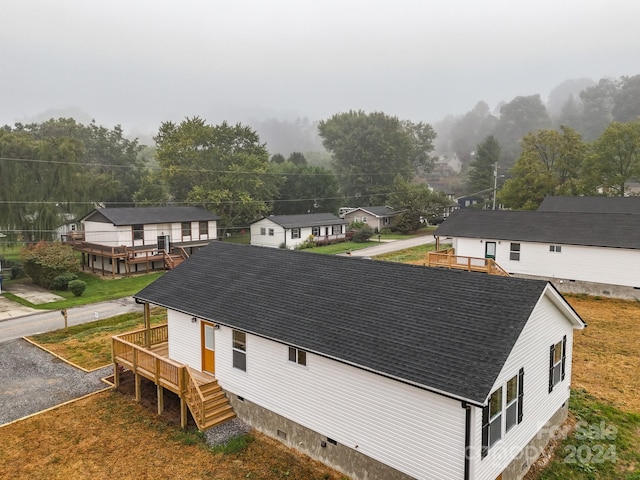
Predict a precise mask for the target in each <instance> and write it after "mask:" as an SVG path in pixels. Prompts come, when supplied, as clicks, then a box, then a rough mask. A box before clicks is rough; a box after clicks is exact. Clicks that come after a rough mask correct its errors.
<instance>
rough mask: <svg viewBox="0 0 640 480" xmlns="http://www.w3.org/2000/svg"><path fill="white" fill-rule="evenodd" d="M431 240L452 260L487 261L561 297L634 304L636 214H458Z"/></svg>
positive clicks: (639, 284) (638, 250) (638, 256)
mask: <svg viewBox="0 0 640 480" xmlns="http://www.w3.org/2000/svg"><path fill="white" fill-rule="evenodd" d="M434 235H435V236H436V238H437V239H438V240H439V241H440V242H444V241H446V243H452V246H453V248H454V250H455V254H456V255H460V256H468V257H480V258H493V259H494V260H495V261H496V262H497V263H498V264H499V265H500V266H501V267H502V268H503V269H504V270H506V271H507V272H509V273H510V274H513V275H520V276H530V277H537V278H543V279H547V280H550V281H553V283H554V285H555V286H556V287H557V288H558V289H559V290H561V291H563V292H582V293H591V294H595V295H606V296H614V297H621V298H631V299H639V300H640V293H639V291H638V288H640V275H638V272H640V215H638V214H630V213H585V212H579V211H578V212H561V211H504V210H482V211H478V210H464V209H461V210H457V211H455V212H453V214H451V216H450V217H449V218H448V219H447V220H446V221H445V222H444V223H443V224H442V225H441V226H440V227H439V228H438V229H437V230H436V231H435V233H434ZM447 238H451V240H445V239H447Z"/></svg>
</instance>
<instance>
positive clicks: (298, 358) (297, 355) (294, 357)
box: [289, 347, 307, 366]
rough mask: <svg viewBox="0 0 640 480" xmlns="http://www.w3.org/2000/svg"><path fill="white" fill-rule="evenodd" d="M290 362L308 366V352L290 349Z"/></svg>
mask: <svg viewBox="0 0 640 480" xmlns="http://www.w3.org/2000/svg"><path fill="white" fill-rule="evenodd" d="M289 361H290V362H293V363H297V364H298V365H303V366H306V365H307V352H305V351H304V350H300V349H299V348H295V347H289Z"/></svg>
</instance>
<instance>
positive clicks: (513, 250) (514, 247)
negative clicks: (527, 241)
mask: <svg viewBox="0 0 640 480" xmlns="http://www.w3.org/2000/svg"><path fill="white" fill-rule="evenodd" d="M509 260H514V261H516V262H519V261H520V244H519V243H512V244H511V245H510V246H509Z"/></svg>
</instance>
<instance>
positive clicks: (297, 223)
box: [254, 213, 347, 228]
mask: <svg viewBox="0 0 640 480" xmlns="http://www.w3.org/2000/svg"><path fill="white" fill-rule="evenodd" d="M264 218H267V219H269V220H271V221H272V222H274V223H277V224H278V225H280V226H281V227H283V228H302V227H321V226H324V225H344V224H346V223H347V222H346V221H345V220H344V219H342V218H339V217H337V216H335V215H334V214H333V213H302V214H299V215H270V216H268V217H264ZM257 221H258V222H259V221H260V220H257ZM254 223H255V222H254Z"/></svg>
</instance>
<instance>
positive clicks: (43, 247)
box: [21, 242, 79, 289]
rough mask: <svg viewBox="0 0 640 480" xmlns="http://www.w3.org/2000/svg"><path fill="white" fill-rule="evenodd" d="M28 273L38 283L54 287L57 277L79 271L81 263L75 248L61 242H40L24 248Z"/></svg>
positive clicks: (25, 266) (23, 258)
mask: <svg viewBox="0 0 640 480" xmlns="http://www.w3.org/2000/svg"><path fill="white" fill-rule="evenodd" d="M21 256H22V260H23V262H24V269H25V271H26V272H27V275H29V276H30V277H31V279H32V280H33V281H34V282H35V283H36V284H38V285H40V286H42V287H44V288H48V289H52V288H53V285H54V283H55V279H56V277H58V276H60V275H63V274H67V273H74V272H77V271H78V267H79V263H78V259H77V258H76V256H75V254H74V252H73V249H72V248H71V247H70V246H68V245H63V244H61V243H46V242H38V243H37V244H35V245H33V246H31V247H28V248H24V249H22V252H21Z"/></svg>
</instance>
